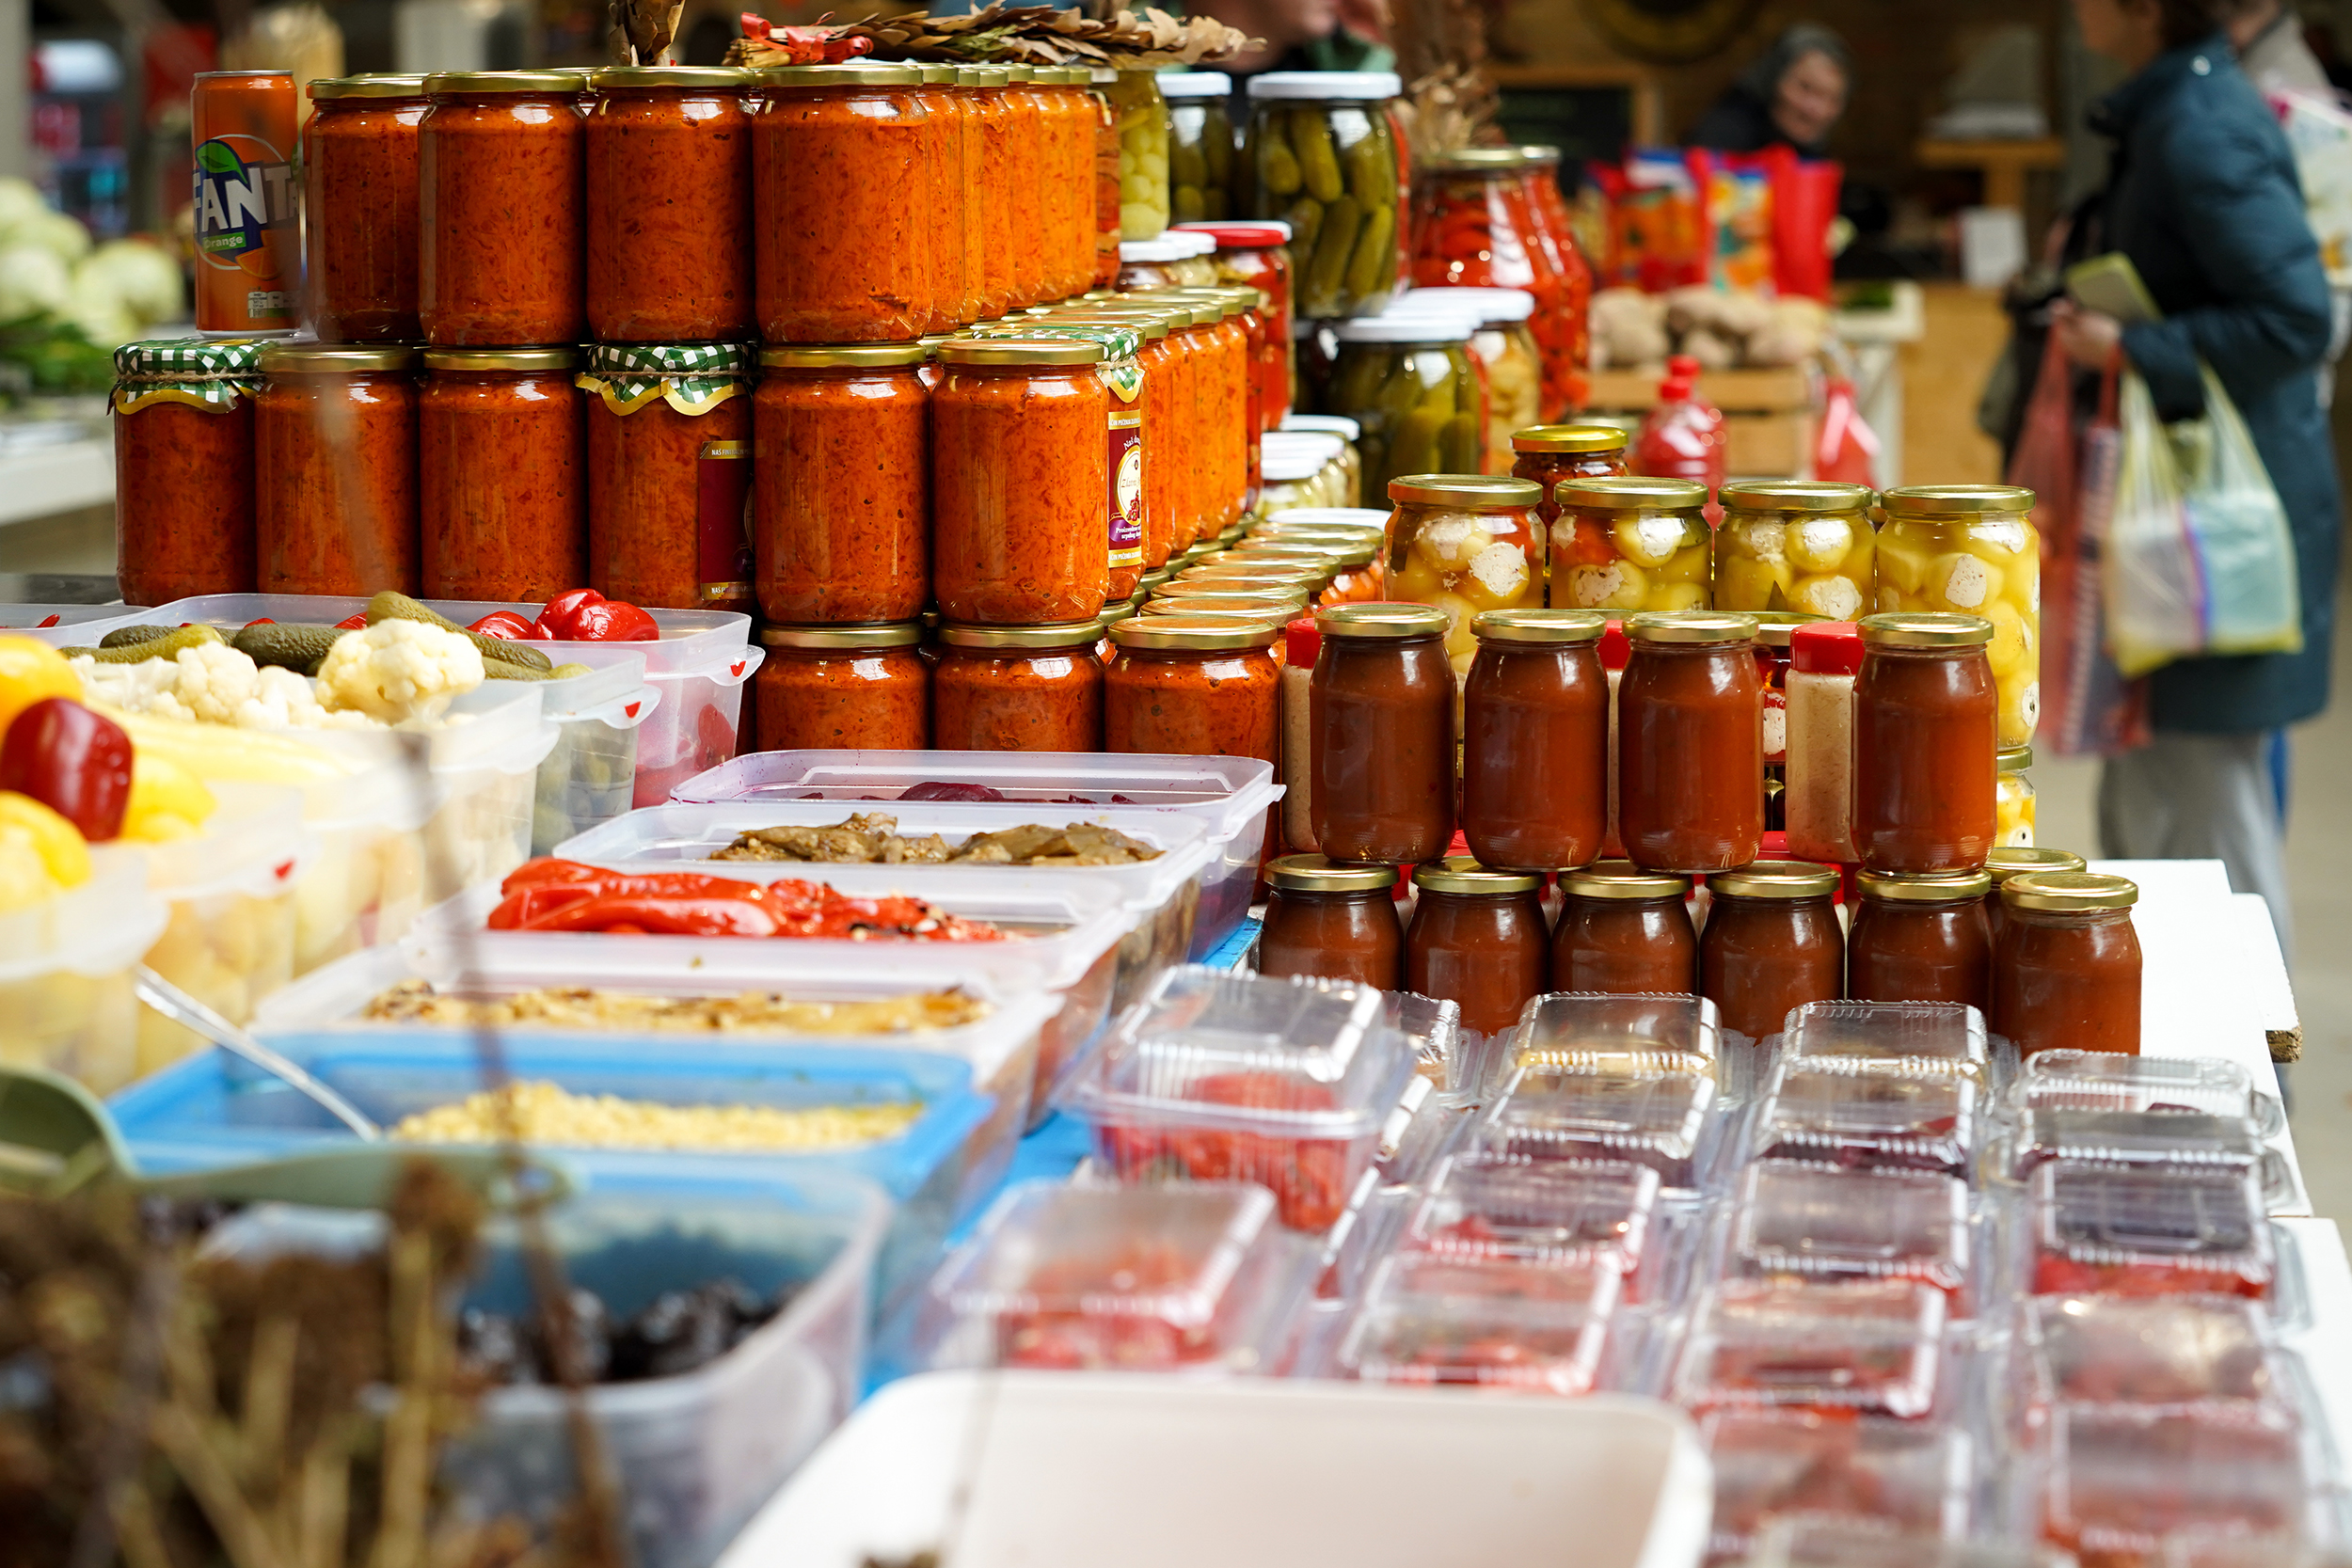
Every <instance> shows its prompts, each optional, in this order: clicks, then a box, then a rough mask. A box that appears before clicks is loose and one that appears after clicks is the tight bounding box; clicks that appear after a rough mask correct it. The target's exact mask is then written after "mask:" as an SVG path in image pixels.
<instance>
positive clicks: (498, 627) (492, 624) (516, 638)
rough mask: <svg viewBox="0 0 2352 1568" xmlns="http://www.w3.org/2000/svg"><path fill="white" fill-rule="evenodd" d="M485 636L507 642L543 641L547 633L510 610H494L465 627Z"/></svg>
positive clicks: (545, 639) (546, 638)
mask: <svg viewBox="0 0 2352 1568" xmlns="http://www.w3.org/2000/svg"><path fill="white" fill-rule="evenodd" d="M466 629H467V630H468V631H473V632H480V633H481V634H482V635H483V636H485V637H496V638H499V639H501V640H502V641H508V642H544V641H547V640H548V637H547V633H545V632H543V631H541V630H540V629H539V628H538V626H536V625H535V624H533V623H532V622H530V621H526V620H525V619H523V618H522V617H521V616H520V615H517V614H516V613H515V612H514V611H513V610H492V611H490V613H489V614H487V615H485V616H484V617H483V618H482V619H481V620H479V621H476V622H475V623H474V624H473V625H472V626H468V627H467V628H466Z"/></svg>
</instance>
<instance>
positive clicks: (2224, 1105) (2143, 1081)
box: [2010, 1051, 2286, 1137]
mask: <svg viewBox="0 0 2352 1568" xmlns="http://www.w3.org/2000/svg"><path fill="white" fill-rule="evenodd" d="M2010 1100H2011V1101H2012V1102H2013V1103H2014V1104H2015V1105H2016V1107H2017V1108H2018V1109H2019V1110H2021V1111H2039V1110H2061V1111H2127V1112H2135V1113H2145V1112H2164V1113H2194V1114H2198V1115H2202V1116H2209V1117H2244V1118H2246V1119H2249V1120H2250V1121H2252V1122H2253V1123H2254V1124H2255V1125H2256V1126H2257V1127H2259V1128H2260V1129H2261V1131H2262V1132H2263V1135H2264V1136H2265V1137H2275V1136H2277V1135H2278V1133H2279V1132H2280V1129H2281V1128H2283V1127H2284V1126H2285V1125H2286V1115H2285V1108H2284V1107H2283V1106H2281V1105H2280V1102H2279V1101H2278V1098H2277V1097H2276V1096H2274V1095H2267V1094H2264V1093H2262V1092H2261V1091H2259V1090H2257V1089H2256V1088H2255V1087H2254V1081H2253V1078H2252V1077H2251V1075H2249V1073H2248V1072H2247V1070H2246V1069H2244V1068H2242V1067H2240V1066H2238V1064H2237V1063H2235V1062H2233V1061H2228V1060H2225V1059H2223V1058H2221V1057H2218V1056H2121V1055H2118V1054H2116V1053H2114V1052H2111V1051H2042V1052H2037V1053H2034V1054H2033V1055H2031V1056H2028V1057H2026V1060H2025V1063H2024V1064H2023V1066H2022V1067H2021V1068H2020V1069H2019V1072H2018V1076H2017V1082H2016V1084H2015V1085H2014V1086H2013V1087H2012V1088H2011V1089H2010Z"/></svg>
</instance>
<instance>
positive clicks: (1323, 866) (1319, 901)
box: [1258, 855, 1405, 990]
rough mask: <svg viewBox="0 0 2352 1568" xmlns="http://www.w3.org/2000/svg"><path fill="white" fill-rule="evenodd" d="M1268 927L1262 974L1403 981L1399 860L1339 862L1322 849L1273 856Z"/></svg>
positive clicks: (1387, 986)
mask: <svg viewBox="0 0 2352 1568" xmlns="http://www.w3.org/2000/svg"><path fill="white" fill-rule="evenodd" d="M1265 879H1266V886H1267V888H1268V889H1269V890H1270V891H1269V892H1268V893H1267V895H1266V901H1265V929H1264V930H1263V932H1262V933H1261V934H1260V935H1259V938H1258V973H1259V974H1272V975H1283V976H1289V975H1300V976H1319V977H1322V978H1325V979H1334V980H1354V981H1357V982H1359V984H1362V985H1367V986H1377V987H1379V988H1380V989H1381V990H1401V989H1403V987H1404V984H1405V928H1404V927H1403V925H1402V924H1401V923H1400V922H1399V921H1398V919H1397V913H1396V896H1395V888H1396V880H1397V871H1396V867H1394V866H1392V865H1342V864H1341V863H1339V862H1337V861H1332V860H1326V859H1325V858H1324V857H1323V856H1321V855H1284V856H1282V857H1281V858H1280V859H1279V860H1273V861H1268V862H1267V863H1266V868H1265Z"/></svg>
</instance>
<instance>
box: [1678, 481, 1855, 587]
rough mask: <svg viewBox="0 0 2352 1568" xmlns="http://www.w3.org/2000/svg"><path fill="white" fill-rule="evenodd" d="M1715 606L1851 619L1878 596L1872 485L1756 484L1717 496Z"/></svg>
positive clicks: (1742, 483) (1728, 486) (1745, 484)
mask: <svg viewBox="0 0 2352 1568" xmlns="http://www.w3.org/2000/svg"><path fill="white" fill-rule="evenodd" d="M1715 499H1716V500H1717V501H1718V502H1719V503H1720V504H1721V505H1722V507H1723V509H1724V520H1723V522H1722V524H1721V525H1720V526H1718V527H1717V529H1716V530H1715V608H1716V609H1717V610H1796V611H1798V612H1799V613H1801V614H1805V615H1820V616H1826V617H1827V618H1829V619H1830V620H1833V621H1851V620H1852V619H1854V617H1856V616H1857V615H1863V614H1867V613H1868V607H1869V604H1870V598H1871V579H1870V556H1871V545H1872V536H1871V533H1870V516H1869V509H1870V502H1871V499H1872V496H1871V493H1870V489H1869V487H1868V486H1867V485H1864V484H1837V483H1829V482H1826V481H1816V480H1802V479H1754V480H1742V481H1740V483H1736V484H1726V485H1724V487H1723V488H1722V489H1721V490H1719V491H1718V492H1716V497H1715Z"/></svg>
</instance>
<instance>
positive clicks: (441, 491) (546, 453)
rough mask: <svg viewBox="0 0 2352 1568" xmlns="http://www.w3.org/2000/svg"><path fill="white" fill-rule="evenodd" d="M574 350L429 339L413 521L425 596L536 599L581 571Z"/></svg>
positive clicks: (583, 446)
mask: <svg viewBox="0 0 2352 1568" xmlns="http://www.w3.org/2000/svg"><path fill="white" fill-rule="evenodd" d="M579 357H580V356H579V355H578V354H577V353H575V352H574V351H573V350H571V349H568V348H525V349H427V350H425V353H424V368H425V375H424V380H423V382H422V383H421V385H420V386H419V388H418V389H417V526H418V531H419V535H420V538H421V546H422V548H421V556H422V561H421V569H422V572H423V584H424V592H425V594H426V595H427V596H428V597H431V598H436V599H502V600H507V601H510V602H516V603H521V602H529V603H533V604H537V603H542V602H544V601H546V600H548V599H551V598H553V597H555V595H557V594H564V593H568V592H569V591H571V590H572V589H574V588H577V587H579V586H580V584H581V583H582V582H583V581H585V580H586V579H587V576H588V484H587V474H586V472H585V469H586V466H587V444H588V430H587V399H586V397H585V396H584V395H583V394H582V393H581V392H580V388H578V387H576V386H574V385H573V373H574V370H575V367H576V366H577V364H578V361H579Z"/></svg>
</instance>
